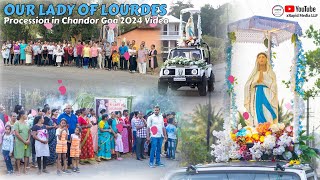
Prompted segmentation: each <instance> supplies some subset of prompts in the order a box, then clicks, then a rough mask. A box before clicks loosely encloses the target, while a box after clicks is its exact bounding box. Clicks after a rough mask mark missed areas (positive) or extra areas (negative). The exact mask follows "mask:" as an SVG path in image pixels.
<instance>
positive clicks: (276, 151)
mask: <svg viewBox="0 0 320 180" xmlns="http://www.w3.org/2000/svg"><path fill="white" fill-rule="evenodd" d="M284 152H285V149H284V147H283V146H279V147H277V148H274V149H273V155H282V154H283V153H284Z"/></svg>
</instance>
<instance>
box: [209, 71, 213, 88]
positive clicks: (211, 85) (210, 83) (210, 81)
mask: <svg viewBox="0 0 320 180" xmlns="http://www.w3.org/2000/svg"><path fill="white" fill-rule="evenodd" d="M208 91H209V92H212V91H214V75H213V72H212V71H211V74H210V77H209V81H208Z"/></svg>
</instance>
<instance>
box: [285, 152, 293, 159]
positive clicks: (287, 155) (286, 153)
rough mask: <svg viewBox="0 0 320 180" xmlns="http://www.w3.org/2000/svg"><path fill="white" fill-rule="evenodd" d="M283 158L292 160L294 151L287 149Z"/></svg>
mask: <svg viewBox="0 0 320 180" xmlns="http://www.w3.org/2000/svg"><path fill="white" fill-rule="evenodd" d="M283 158H284V159H285V160H290V159H291V158H292V153H291V152H290V151H286V152H285V153H284V154H283Z"/></svg>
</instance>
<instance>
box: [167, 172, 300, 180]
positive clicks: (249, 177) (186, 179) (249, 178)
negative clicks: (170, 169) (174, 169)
mask: <svg viewBox="0 0 320 180" xmlns="http://www.w3.org/2000/svg"><path fill="white" fill-rule="evenodd" d="M212 179H219V180H300V177H299V176H298V175H297V174H294V173H285V172H258V171H257V172H254V171H250V172H243V171H241V172H229V171H228V172H217V173H211V172H210V173H209V172H208V173H206V172H205V173H201V174H194V175H188V174H185V173H181V174H175V175H173V176H171V177H170V178H169V180H212Z"/></svg>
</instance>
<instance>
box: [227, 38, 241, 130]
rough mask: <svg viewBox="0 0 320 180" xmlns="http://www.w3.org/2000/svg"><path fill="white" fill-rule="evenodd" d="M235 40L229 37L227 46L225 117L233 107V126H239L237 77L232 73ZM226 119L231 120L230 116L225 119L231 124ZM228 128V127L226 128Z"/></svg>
mask: <svg viewBox="0 0 320 180" xmlns="http://www.w3.org/2000/svg"><path fill="white" fill-rule="evenodd" d="M233 42H234V41H233V40H232V38H230V37H229V43H228V45H227V48H226V54H227V56H226V58H227V59H226V62H227V67H226V75H225V79H226V81H225V95H224V96H225V97H224V107H225V108H226V109H227V110H225V117H226V116H228V115H229V114H230V109H232V112H231V114H232V122H233V123H232V127H234V128H235V127H236V126H237V117H236V115H237V113H238V107H237V105H236V93H235V92H234V85H235V80H236V79H235V77H234V76H232V75H231V61H232V43H233ZM230 97H231V107H230ZM226 121H229V117H228V118H227V119H225V124H228V125H229V122H228V123H226ZM224 129H225V130H226V128H224Z"/></svg>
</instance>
